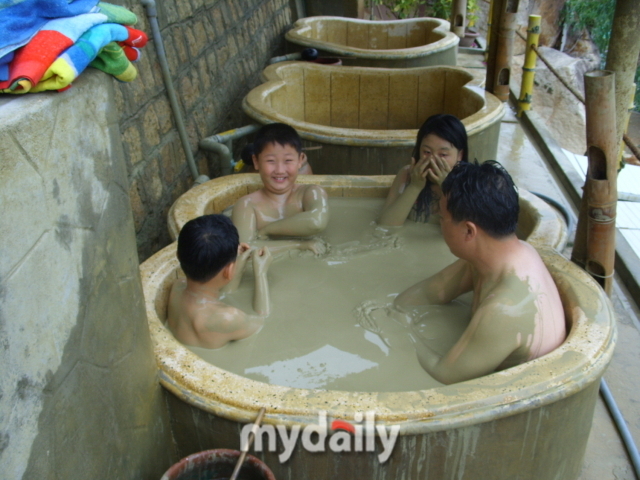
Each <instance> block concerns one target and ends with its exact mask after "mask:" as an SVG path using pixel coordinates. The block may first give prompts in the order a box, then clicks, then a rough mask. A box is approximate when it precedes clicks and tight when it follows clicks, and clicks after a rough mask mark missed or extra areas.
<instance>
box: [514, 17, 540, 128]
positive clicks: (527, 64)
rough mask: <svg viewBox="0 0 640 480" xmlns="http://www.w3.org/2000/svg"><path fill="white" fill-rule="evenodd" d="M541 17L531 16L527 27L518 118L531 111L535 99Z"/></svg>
mask: <svg viewBox="0 0 640 480" xmlns="http://www.w3.org/2000/svg"><path fill="white" fill-rule="evenodd" d="M541 20H542V17H540V15H529V25H528V27H527V49H526V51H525V57H524V65H523V66H522V84H521V85H520V98H519V99H518V117H521V116H522V112H524V111H525V110H530V109H531V100H532V98H533V79H534V77H535V75H536V59H537V58H538V55H537V54H536V49H537V47H538V38H539V37H540V22H541Z"/></svg>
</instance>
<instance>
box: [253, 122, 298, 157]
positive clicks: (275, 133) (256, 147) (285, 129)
mask: <svg viewBox="0 0 640 480" xmlns="http://www.w3.org/2000/svg"><path fill="white" fill-rule="evenodd" d="M273 143H278V144H280V145H282V146H283V147H284V146H287V145H289V146H291V147H293V148H294V149H295V150H296V152H298V153H302V140H301V139H300V135H298V132H296V129H295V128H293V127H291V126H289V125H286V124H284V123H269V124H267V125H264V126H262V127H261V128H260V130H258V132H257V133H256V137H255V139H254V140H253V154H254V155H256V156H258V155H260V153H261V152H262V150H264V148H265V147H266V146H267V145H270V144H273Z"/></svg>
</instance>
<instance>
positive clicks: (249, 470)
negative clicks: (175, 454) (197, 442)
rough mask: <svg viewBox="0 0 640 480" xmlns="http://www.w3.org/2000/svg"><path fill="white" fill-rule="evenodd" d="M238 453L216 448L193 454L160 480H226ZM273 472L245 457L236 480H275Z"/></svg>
mask: <svg viewBox="0 0 640 480" xmlns="http://www.w3.org/2000/svg"><path fill="white" fill-rule="evenodd" d="M239 456H240V452H239V451H238V450H227V449H225V448H218V449H216V450H205V451H204V452H198V453H194V454H193V455H189V456H188V457H185V458H183V459H182V460H180V461H179V462H178V463H176V464H175V465H173V466H172V467H171V468H170V469H169V470H167V471H166V472H165V474H164V475H163V476H162V478H161V479H160V480H228V479H229V477H231V474H232V473H233V469H234V467H235V466H236V463H237V461H238V457H239ZM275 478H276V477H274V476H273V472H271V470H269V467H267V466H266V465H265V464H264V463H263V462H262V461H260V460H258V459H257V458H256V457H254V456H253V455H247V457H246V459H245V461H244V463H243V464H242V468H241V469H240V473H239V474H238V480H275Z"/></svg>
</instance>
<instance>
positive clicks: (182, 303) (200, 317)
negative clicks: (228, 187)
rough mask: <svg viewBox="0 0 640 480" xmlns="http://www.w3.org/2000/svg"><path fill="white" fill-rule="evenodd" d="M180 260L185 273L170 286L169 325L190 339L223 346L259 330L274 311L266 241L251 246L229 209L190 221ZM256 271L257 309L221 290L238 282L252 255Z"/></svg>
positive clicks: (180, 241) (190, 342)
mask: <svg viewBox="0 0 640 480" xmlns="http://www.w3.org/2000/svg"><path fill="white" fill-rule="evenodd" d="M177 255H178V260H179V261H180V266H181V267H182V270H183V271H184V273H185V276H186V279H185V278H179V279H177V280H176V281H175V282H174V284H173V285H172V287H171V293H170V296H169V307H168V312H167V325H168V326H169V329H170V330H171V332H172V333H173V335H174V336H175V337H176V339H178V340H179V341H180V342H182V343H184V344H185V345H191V346H194V347H203V348H220V347H222V346H224V345H226V344H227V343H228V342H229V341H231V340H240V339H242V338H246V337H248V336H250V335H252V334H253V333H255V332H257V331H258V330H259V329H260V328H261V327H262V325H263V322H264V317H266V316H267V315H269V310H270V304H269V286H268V283H267V270H268V268H269V265H270V264H271V261H272V257H271V254H270V252H269V250H268V248H267V247H264V248H262V249H260V250H257V249H254V250H252V249H251V248H250V247H249V245H247V244H246V243H240V242H239V239H238V231H237V230H236V227H234V226H233V224H232V223H231V220H230V219H229V218H228V217H226V216H224V215H204V216H202V217H198V218H195V219H193V220H190V221H189V222H187V223H186V224H185V225H184V227H182V230H181V231H180V235H179V236H178V251H177ZM249 257H252V260H253V272H254V276H255V287H254V288H255V290H254V295H253V309H254V310H255V312H256V313H257V315H249V314H247V313H245V312H243V311H242V310H239V309H237V308H234V307H231V306H229V305H226V304H224V303H223V302H222V301H221V300H220V294H221V293H222V292H224V293H227V292H228V293H230V292H232V291H234V290H236V289H237V288H238V285H239V284H240V280H241V278H242V273H243V271H244V267H245V266H246V263H247V260H248V259H249Z"/></svg>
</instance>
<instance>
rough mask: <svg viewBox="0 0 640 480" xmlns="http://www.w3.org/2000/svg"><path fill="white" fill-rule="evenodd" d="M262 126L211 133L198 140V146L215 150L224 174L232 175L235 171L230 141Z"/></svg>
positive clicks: (211, 150)
mask: <svg viewBox="0 0 640 480" xmlns="http://www.w3.org/2000/svg"><path fill="white" fill-rule="evenodd" d="M259 128H260V126H259V125H253V124H251V125H245V126H244V127H240V128H235V129H233V130H227V131H226V132H222V133H218V134H216V135H211V136H210V137H207V138H203V139H202V140H200V142H198V146H199V147H200V148H201V149H203V150H207V151H209V152H213V153H215V154H217V155H218V157H219V160H220V169H221V173H222V175H230V174H231V172H232V171H233V158H232V155H231V148H230V146H229V143H230V142H231V141H232V140H235V139H238V138H241V137H244V136H246V135H249V134H251V133H253V132H255V131H256V130H258V129H259Z"/></svg>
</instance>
